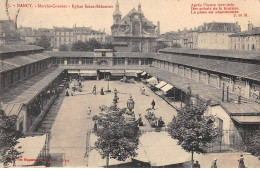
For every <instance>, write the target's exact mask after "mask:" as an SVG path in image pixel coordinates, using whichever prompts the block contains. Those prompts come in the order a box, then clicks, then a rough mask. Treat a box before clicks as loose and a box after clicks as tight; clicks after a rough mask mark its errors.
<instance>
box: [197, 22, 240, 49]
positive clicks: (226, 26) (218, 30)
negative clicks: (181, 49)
mask: <svg viewBox="0 0 260 171" xmlns="http://www.w3.org/2000/svg"><path fill="white" fill-rule="evenodd" d="M199 28H200V30H199V32H198V40H197V48H198V49H230V45H229V35H231V34H234V33H238V32H240V31H241V28H240V26H239V25H238V23H219V22H212V23H204V25H203V26H200V27H199Z"/></svg>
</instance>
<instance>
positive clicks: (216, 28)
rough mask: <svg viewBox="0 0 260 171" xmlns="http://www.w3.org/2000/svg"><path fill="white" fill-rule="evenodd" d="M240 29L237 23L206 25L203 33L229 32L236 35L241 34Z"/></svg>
mask: <svg viewBox="0 0 260 171" xmlns="http://www.w3.org/2000/svg"><path fill="white" fill-rule="evenodd" d="M239 31H240V28H239V27H238V26H237V25H236V24H235V23H219V22H212V23H205V24H204V26H203V27H202V31H201V32H227V33H232V32H233V33H236V32H239Z"/></svg>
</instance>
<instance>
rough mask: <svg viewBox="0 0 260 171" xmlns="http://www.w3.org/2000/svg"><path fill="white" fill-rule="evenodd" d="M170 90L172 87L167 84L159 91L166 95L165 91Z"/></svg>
mask: <svg viewBox="0 0 260 171" xmlns="http://www.w3.org/2000/svg"><path fill="white" fill-rule="evenodd" d="M172 88H173V86H172V85H171V84H167V85H165V86H163V87H162V88H161V90H162V91H164V92H165V93H166V92H167V91H169V90H170V89H172Z"/></svg>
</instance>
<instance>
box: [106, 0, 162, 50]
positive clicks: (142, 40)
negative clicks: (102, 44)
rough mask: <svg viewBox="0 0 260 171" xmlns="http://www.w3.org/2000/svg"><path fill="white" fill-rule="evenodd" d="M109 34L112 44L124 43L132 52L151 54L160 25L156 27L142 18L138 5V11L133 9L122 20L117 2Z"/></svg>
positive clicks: (142, 14)
mask: <svg viewBox="0 0 260 171" xmlns="http://www.w3.org/2000/svg"><path fill="white" fill-rule="evenodd" d="M111 33H112V39H113V42H114V43H122V42H126V43H127V45H128V47H130V48H131V50H132V51H139V52H153V51H155V49H154V47H155V46H156V45H157V43H156V39H157V38H158V36H159V35H160V23H159V22H158V24H157V26H156V25H154V24H153V23H152V22H151V21H149V20H148V19H147V18H146V17H145V16H144V13H143V11H142V9H141V4H140V3H139V5H138V10H136V9H135V8H133V9H132V10H131V11H130V12H129V13H128V14H127V15H125V16H124V17H123V18H122V13H121V12H120V10H119V3H118V1H117V3H116V10H115V12H114V13H113V25H112V26H111Z"/></svg>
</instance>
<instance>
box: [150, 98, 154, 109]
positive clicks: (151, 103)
mask: <svg viewBox="0 0 260 171" xmlns="http://www.w3.org/2000/svg"><path fill="white" fill-rule="evenodd" d="M151 105H152V109H154V106H155V101H154V100H153V101H152V103H151Z"/></svg>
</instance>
